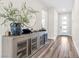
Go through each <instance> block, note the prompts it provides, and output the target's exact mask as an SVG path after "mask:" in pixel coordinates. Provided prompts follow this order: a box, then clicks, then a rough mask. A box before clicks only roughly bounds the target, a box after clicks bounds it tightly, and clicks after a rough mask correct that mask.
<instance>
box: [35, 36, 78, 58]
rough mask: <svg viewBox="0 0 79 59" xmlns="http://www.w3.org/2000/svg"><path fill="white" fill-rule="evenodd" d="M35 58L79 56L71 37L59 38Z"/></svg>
mask: <svg viewBox="0 0 79 59" xmlns="http://www.w3.org/2000/svg"><path fill="white" fill-rule="evenodd" d="M39 52H40V51H39ZM33 58H78V54H77V51H76V49H75V46H74V43H73V40H72V37H71V36H58V37H57V39H56V41H55V42H51V43H50V44H49V46H48V47H46V48H45V49H42V53H39V54H38V55H37V54H36V55H35V56H33Z"/></svg>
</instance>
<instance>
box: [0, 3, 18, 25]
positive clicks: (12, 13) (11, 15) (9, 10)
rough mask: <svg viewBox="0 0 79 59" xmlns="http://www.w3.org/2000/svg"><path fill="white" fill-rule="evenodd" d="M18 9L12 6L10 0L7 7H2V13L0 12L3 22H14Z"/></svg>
mask: <svg viewBox="0 0 79 59" xmlns="http://www.w3.org/2000/svg"><path fill="white" fill-rule="evenodd" d="M18 12H19V10H18V9H17V8H14V7H13V4H12V3H11V2H10V4H9V6H8V7H3V13H0V17H3V18H4V22H3V23H2V24H4V23H6V22H7V21H11V22H16V21H17V16H18V14H17V13H18Z"/></svg>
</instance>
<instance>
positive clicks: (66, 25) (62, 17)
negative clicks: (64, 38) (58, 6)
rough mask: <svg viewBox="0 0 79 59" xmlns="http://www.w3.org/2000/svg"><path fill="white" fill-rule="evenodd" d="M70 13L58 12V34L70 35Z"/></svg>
mask: <svg viewBox="0 0 79 59" xmlns="http://www.w3.org/2000/svg"><path fill="white" fill-rule="evenodd" d="M71 15H72V13H59V14H58V35H71V27H72V24H71V23H72V19H71Z"/></svg>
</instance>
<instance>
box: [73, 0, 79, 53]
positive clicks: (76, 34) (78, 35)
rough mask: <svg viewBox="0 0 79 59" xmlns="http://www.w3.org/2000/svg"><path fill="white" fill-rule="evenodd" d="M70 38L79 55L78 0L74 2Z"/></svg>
mask: <svg viewBox="0 0 79 59" xmlns="http://www.w3.org/2000/svg"><path fill="white" fill-rule="evenodd" d="M72 37H73V40H74V42H75V46H76V48H77V51H78V53H79V0H75V4H74V8H73V11H72Z"/></svg>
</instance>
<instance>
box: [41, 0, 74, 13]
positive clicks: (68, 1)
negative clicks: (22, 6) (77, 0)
mask: <svg viewBox="0 0 79 59" xmlns="http://www.w3.org/2000/svg"><path fill="white" fill-rule="evenodd" d="M40 1H41V2H42V3H43V4H44V5H46V6H48V7H54V8H55V9H56V10H58V11H59V12H61V11H71V10H72V7H73V4H74V0H40Z"/></svg>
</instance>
